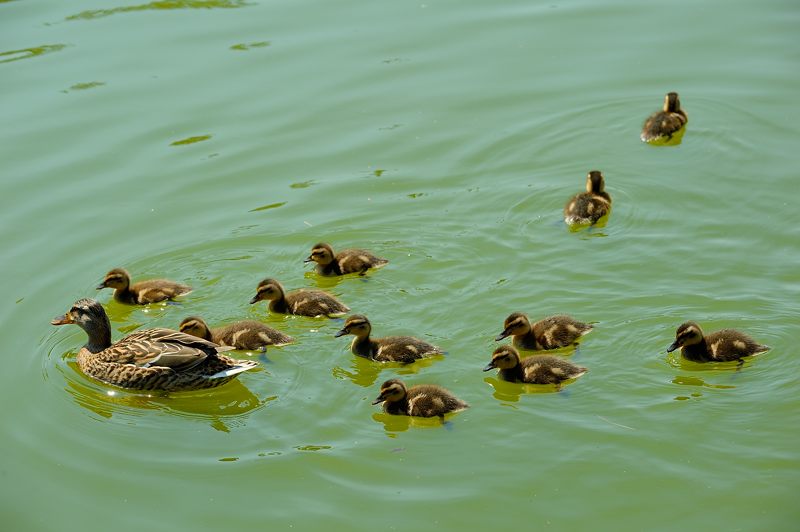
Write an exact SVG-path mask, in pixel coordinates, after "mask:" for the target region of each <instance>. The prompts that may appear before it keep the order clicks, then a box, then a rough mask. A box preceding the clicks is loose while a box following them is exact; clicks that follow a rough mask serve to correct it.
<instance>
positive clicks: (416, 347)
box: [336, 314, 442, 364]
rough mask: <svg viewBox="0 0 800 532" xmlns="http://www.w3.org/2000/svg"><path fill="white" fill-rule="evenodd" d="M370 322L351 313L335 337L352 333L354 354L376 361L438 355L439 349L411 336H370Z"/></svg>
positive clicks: (407, 361)
mask: <svg viewBox="0 0 800 532" xmlns="http://www.w3.org/2000/svg"><path fill="white" fill-rule="evenodd" d="M371 332H372V324H371V323H370V322H369V320H368V319H367V317H366V316H362V315H360V314H353V315H352V316H350V317H349V318H347V320H346V321H345V323H344V327H342V330H340V331H339V332H337V333H336V337H339V336H344V335H346V334H352V335H354V336H355V338H353V343H352V344H351V346H350V349H351V351H352V352H353V354H354V355H358V356H360V357H364V358H370V359H372V360H376V361H378V362H402V363H405V364H408V363H410V362H414V361H415V360H418V359H420V358H424V357H428V356H433V355H440V354H442V351H441V349H439V348H438V347H436V346H435V345H431V344H429V343H428V342H426V341H424V340H420V339H419V338H414V337H413V336H385V337H383V338H370V333H371Z"/></svg>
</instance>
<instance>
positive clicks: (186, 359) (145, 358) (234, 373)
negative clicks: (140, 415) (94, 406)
mask: <svg viewBox="0 0 800 532" xmlns="http://www.w3.org/2000/svg"><path fill="white" fill-rule="evenodd" d="M51 323H52V324H53V325H67V324H75V325H78V326H79V327H80V328H81V329H83V330H84V332H86V335H87V336H88V337H89V341H88V342H87V344H86V345H84V346H83V347H82V348H81V349H80V351H79V352H78V356H77V362H78V367H79V368H80V370H81V371H82V372H83V373H85V374H86V375H88V376H89V377H92V378H94V379H97V380H98V381H101V382H104V383H106V384H110V385H113V386H118V387H120V388H129V389H134V390H158V391H186V390H199V389H205V388H215V387H217V386H221V385H223V384H225V383H226V382H228V381H230V380H232V379H235V378H236V377H238V376H239V374H240V373H243V372H245V371H248V370H251V369H254V368H256V367H257V366H258V364H257V363H256V362H254V361H250V360H236V359H235V358H231V357H228V356H226V355H223V354H222V352H224V351H229V350H231V349H232V347H222V346H219V345H217V344H215V343H212V342H209V341H207V340H203V339H202V338H197V337H196V336H192V335H189V334H185V333H182V332H179V331H173V330H170V329H143V330H140V331H136V332H134V333H132V334H129V335H128V336H126V337H124V338H122V339H121V340H119V341H117V342H116V343H113V344H112V343H111V323H110V322H109V320H108V315H107V314H106V312H105V310H104V309H103V306H102V305H101V304H100V303H98V302H97V301H95V300H94V299H79V300H78V301H76V302H75V303H74V304H73V305H72V307H70V309H69V310H68V311H67V312H66V313H65V314H64V315H63V316H58V317H56V318H54V319H53V320H52V321H51Z"/></svg>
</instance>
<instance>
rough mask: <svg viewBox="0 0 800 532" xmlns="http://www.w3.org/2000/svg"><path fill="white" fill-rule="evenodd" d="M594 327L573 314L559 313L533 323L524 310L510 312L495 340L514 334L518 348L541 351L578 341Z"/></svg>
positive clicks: (514, 341) (515, 345)
mask: <svg viewBox="0 0 800 532" xmlns="http://www.w3.org/2000/svg"><path fill="white" fill-rule="evenodd" d="M593 328H594V327H592V326H591V325H589V324H588V323H583V322H580V321H578V320H576V319H575V318H573V317H571V316H567V315H565V314H559V315H556V316H548V317H547V318H544V319H542V320H539V321H537V322H536V323H534V324H533V325H531V322H530V320H528V316H526V315H525V314H523V313H522V312H514V313H512V314H510V315H509V316H508V317H507V318H506V321H505V322H504V323H503V332H501V333H500V334H498V335H497V337H496V338H495V341H497V342H499V341H500V340H502V339H503V338H506V337H507V336H512V335H513V336H514V340H513V342H512V343H513V344H514V347H516V348H518V349H530V350H533V351H540V350H543V349H558V348H560V347H567V346H569V345H572V344H574V343H576V341H577V340H578V339H579V338H580V337H581V336H583V335H585V334H588V333H590V332H591V331H592V329H593Z"/></svg>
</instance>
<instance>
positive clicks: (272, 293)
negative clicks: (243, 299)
mask: <svg viewBox="0 0 800 532" xmlns="http://www.w3.org/2000/svg"><path fill="white" fill-rule="evenodd" d="M263 300H268V301H269V309H270V310H271V311H272V312H279V313H281V314H296V315H298V316H310V317H312V318H316V317H320V316H327V317H336V316H341V315H343V314H345V313H346V312H348V311H349V310H350V307H348V306H347V305H345V304H344V303H342V302H341V301H339V300H338V299H336V298H335V297H333V296H332V295H330V294H329V293H327V292H323V291H322V290H292V291H291V292H286V291H285V290H284V289H283V285H281V283H279V282H278V281H276V280H275V279H264V280H263V281H261V282H260V283H258V287H257V288H256V295H255V296H253V299H251V300H250V304H253V303H258V302H259V301H263Z"/></svg>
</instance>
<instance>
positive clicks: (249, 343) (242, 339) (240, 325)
mask: <svg viewBox="0 0 800 532" xmlns="http://www.w3.org/2000/svg"><path fill="white" fill-rule="evenodd" d="M178 330H180V331H181V332H184V333H186V334H191V335H193V336H197V337H198V338H203V339H204V340H208V341H209V342H214V343H215V344H219V345H229V346H232V347H233V348H235V349H242V350H246V351H265V350H266V348H267V346H281V345H286V344H290V343H292V342H294V338H292V337H291V336H289V335H288V334H284V333H282V332H280V331H278V330H276V329H273V328H272V327H269V326H267V325H265V324H263V323H261V322H260V321H255V320H244V321H237V322H234V323H230V324H228V325H225V326H223V327H214V328H213V329H211V328H209V326H208V324H207V323H206V322H205V320H204V319H203V318H201V317H199V316H190V317H188V318H186V319H184V320H183V321H182V322H181V323H180V325H179V326H178Z"/></svg>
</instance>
